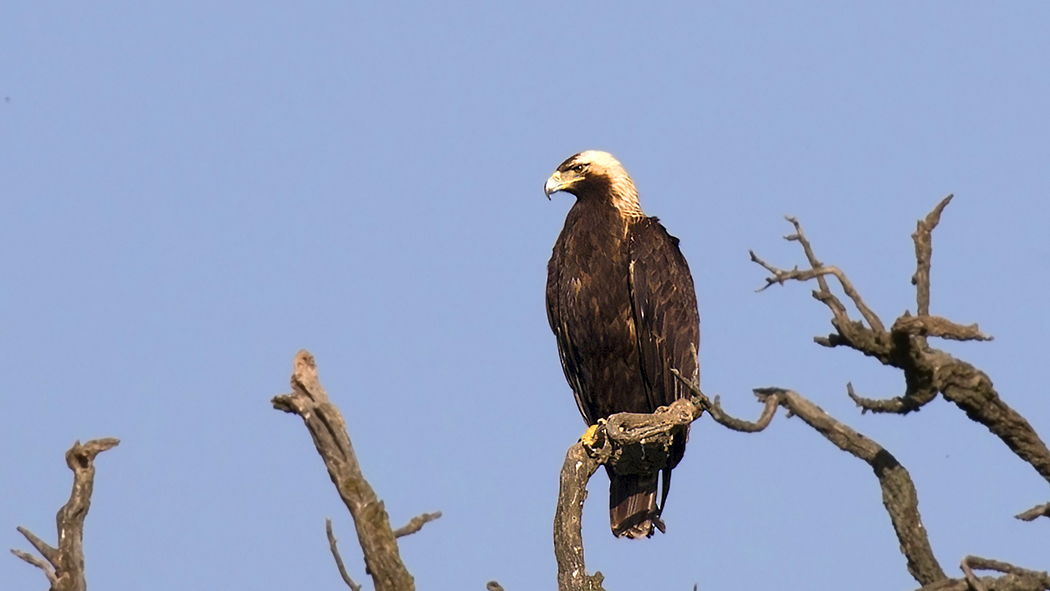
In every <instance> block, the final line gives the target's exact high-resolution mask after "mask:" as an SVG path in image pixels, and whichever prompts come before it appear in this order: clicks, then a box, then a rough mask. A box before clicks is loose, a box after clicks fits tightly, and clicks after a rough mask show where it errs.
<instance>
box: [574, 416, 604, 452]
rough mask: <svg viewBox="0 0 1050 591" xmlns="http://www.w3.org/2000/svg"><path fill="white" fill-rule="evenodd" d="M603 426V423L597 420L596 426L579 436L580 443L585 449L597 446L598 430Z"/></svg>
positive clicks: (588, 428)
mask: <svg viewBox="0 0 1050 591" xmlns="http://www.w3.org/2000/svg"><path fill="white" fill-rule="evenodd" d="M603 425H605V421H604V420H602V419H599V420H598V423H597V424H594V425H591V426H590V427H587V430H586V431H584V432H583V435H581V436H580V441H582V442H583V444H584V445H586V446H587V447H594V446H595V445H597V444H598V429H599V428H600V427H602V426H603Z"/></svg>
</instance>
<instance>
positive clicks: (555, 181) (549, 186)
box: [543, 172, 566, 201]
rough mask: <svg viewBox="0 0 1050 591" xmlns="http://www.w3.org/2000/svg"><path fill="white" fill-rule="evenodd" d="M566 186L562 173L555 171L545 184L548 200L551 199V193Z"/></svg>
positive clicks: (544, 188)
mask: <svg viewBox="0 0 1050 591" xmlns="http://www.w3.org/2000/svg"><path fill="white" fill-rule="evenodd" d="M565 186H566V183H564V182H562V180H561V173H560V172H555V173H554V174H552V175H551V178H549V179H547V182H546V184H544V185H543V192H544V193H546V195H547V201H550V198H551V195H552V194H554V193H557V192H558V191H561V190H562V189H564V188H565Z"/></svg>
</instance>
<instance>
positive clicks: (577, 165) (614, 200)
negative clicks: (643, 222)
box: [543, 150, 644, 217]
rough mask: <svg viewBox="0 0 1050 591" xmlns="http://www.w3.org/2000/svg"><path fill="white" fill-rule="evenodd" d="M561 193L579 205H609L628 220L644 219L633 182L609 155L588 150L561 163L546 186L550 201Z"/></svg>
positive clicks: (545, 191) (618, 163) (544, 189)
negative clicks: (574, 198) (596, 202)
mask: <svg viewBox="0 0 1050 591" xmlns="http://www.w3.org/2000/svg"><path fill="white" fill-rule="evenodd" d="M558 191H565V192H566V193H571V194H573V195H575V196H576V199H577V200H578V201H599V202H607V203H609V204H611V205H612V206H614V207H616V209H618V210H619V211H620V213H621V214H624V216H625V217H643V216H644V214H643V213H642V209H641V206H640V205H639V203H638V191H637V190H636V189H635V188H634V181H633V180H631V177H630V175H628V174H627V171H626V170H624V168H623V165H622V164H620V162H619V161H618V160H617V159H616V158H613V156H612V154H610V153H608V152H601V151H598V150H588V151H586V152H580V153H579V154H574V155H573V156H570V157H569V158H568V159H567V160H565V162H562V163H561V164H560V165H559V166H558V169H557V170H555V171H554V174H552V175H551V177H550V178H549V179H547V183H546V184H545V185H544V186H543V192H544V193H546V194H547V198H548V199H550V196H551V195H552V194H554V193H557V192H558Z"/></svg>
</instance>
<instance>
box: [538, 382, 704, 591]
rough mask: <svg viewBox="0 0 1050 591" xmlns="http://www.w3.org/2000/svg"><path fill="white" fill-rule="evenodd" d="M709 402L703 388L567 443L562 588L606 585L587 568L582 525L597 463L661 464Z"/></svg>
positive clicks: (558, 522) (559, 536) (559, 545)
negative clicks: (676, 438)
mask: <svg viewBox="0 0 1050 591" xmlns="http://www.w3.org/2000/svg"><path fill="white" fill-rule="evenodd" d="M676 375H677V374H676ZM687 383H688V382H687ZM710 406H711V404H710V401H708V400H707V398H706V397H705V396H703V395H702V394H700V395H699V396H695V397H693V398H692V399H682V400H676V401H675V402H674V403H673V404H671V405H670V406H662V407H660V408H659V409H657V410H656V412H654V413H652V414H635V413H620V414H615V415H612V416H611V417H609V419H608V420H607V421H605V422H600V423H599V426H598V429H597V430H596V432H595V434H594V440H593V441H591V442H587V443H584V442H583V441H578V442H576V444H575V445H573V446H572V447H570V448H569V451H568V452H567V453H566V454H565V463H564V464H563V465H562V469H561V477H560V483H559V487H558V507H557V509H556V511H555V513H554V557H555V559H556V560H557V562H558V589H560V590H561V591H597V590H600V589H602V581H603V580H604V577H603V576H602V574H601V573H600V572H596V573H595V574H593V575H588V574H587V570H586V568H585V563H584V557H583V532H582V529H581V527H582V524H583V502H584V500H585V499H586V498H587V482H588V481H589V480H590V478H591V476H592V475H593V474H594V472H595V471H596V470H597V469H598V466H601V465H603V464H609V465H612V466H615V467H616V470H617V472H619V473H623V474H638V473H652V472H654V471H656V470H659V469H660V468H662V467H663V466H664V465H665V464H666V462H667V457H668V449H669V447H670V444H671V439H672V438H673V437H674V435H675V434H676V433H679V432H681V431H682V430H683V429H686V428H688V426H689V424H690V423H692V422H693V421H695V420H696V419H698V418H700V415H701V414H703V412H704V410H705V409H707V408H710Z"/></svg>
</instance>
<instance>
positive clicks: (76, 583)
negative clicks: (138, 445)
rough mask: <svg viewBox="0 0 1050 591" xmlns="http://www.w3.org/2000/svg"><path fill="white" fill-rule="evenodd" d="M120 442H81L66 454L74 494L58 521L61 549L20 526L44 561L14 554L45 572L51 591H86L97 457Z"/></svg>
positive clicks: (59, 513)
mask: <svg viewBox="0 0 1050 591" xmlns="http://www.w3.org/2000/svg"><path fill="white" fill-rule="evenodd" d="M118 443H120V440H118V439H114V438H106V439H92V440H91V441H88V442H87V443H85V444H83V445H81V444H80V442H79V441H77V442H76V443H74V444H73V447H71V448H69V451H67V452H66V465H67V466H69V469H70V470H72V471H73V491H72V492H71V493H70V494H69V501H68V502H67V503H66V504H65V505H63V506H62V508H61V509H59V510H58V514H57V515H56V516H55V522H56V524H57V527H58V548H54V547H52V546H50V545H48V544H47V542H44V541H43V540H41V539H40V538H38V537H36V536H35V535H33V533H32V532H31V531H29V530H28V529H26V528H24V527H19V528H18V532H19V533H21V534H22V535H23V536H25V538H26V539H27V540H29V543H30V544H32V545H33V547H34V548H36V550H37V552H39V553H40V554H41V556H43V557H44V559H45V560H46V562H45V561H44V560H41V559H40V558H37V557H36V556H33V555H32V554H29V553H28V552H23V551H22V550H14V549H12V550H11V553H12V554H14V555H15V556H17V557H19V558H21V559H22V560H24V561H26V562H28V563H29V564H32V565H33V566H35V567H37V568H39V569H40V570H42V571H43V572H44V576H46V577H47V580H48V582H49V583H50V584H51V591H85V590H86V589H87V580H86V579H85V577H84V519H85V518H86V517H87V513H88V509H89V508H90V507H91V492H92V490H93V489H94V487H95V456H97V455H98V454H100V453H102V452H104V451H106V450H107V449H110V448H112V447H115V446H116V445H117V444H118Z"/></svg>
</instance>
